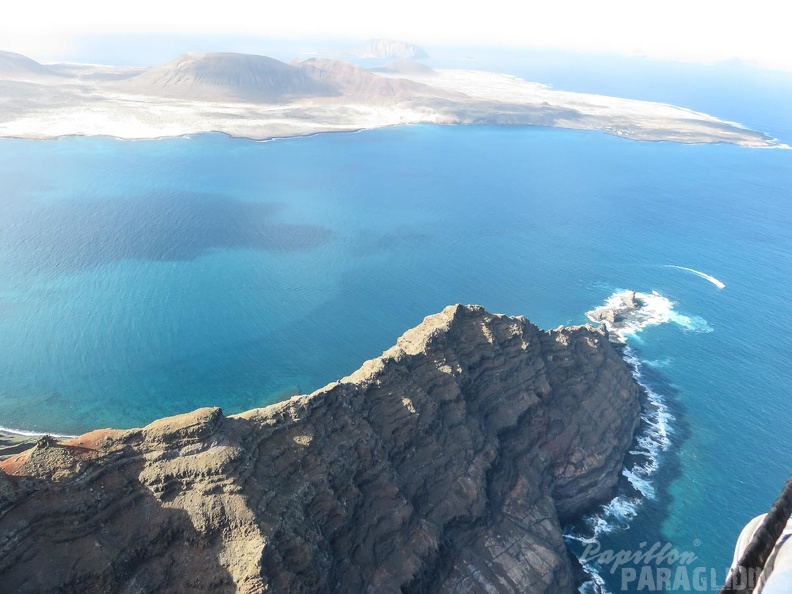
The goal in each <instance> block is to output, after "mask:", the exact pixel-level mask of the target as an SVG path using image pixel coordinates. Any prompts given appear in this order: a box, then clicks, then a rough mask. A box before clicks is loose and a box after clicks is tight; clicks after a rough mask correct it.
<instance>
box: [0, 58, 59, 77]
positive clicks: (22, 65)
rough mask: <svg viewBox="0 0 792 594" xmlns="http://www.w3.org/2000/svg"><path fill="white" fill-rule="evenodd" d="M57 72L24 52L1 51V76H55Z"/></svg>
mask: <svg viewBox="0 0 792 594" xmlns="http://www.w3.org/2000/svg"><path fill="white" fill-rule="evenodd" d="M53 75H55V72H53V71H52V69H51V68H49V67H48V66H44V65H43V64H39V63H38V62H36V61H35V60H31V59H30V58H28V57H27V56H23V55H22V54H15V53H13V52H3V51H0V78H5V79H17V78H27V77H36V78H38V77H41V76H53Z"/></svg>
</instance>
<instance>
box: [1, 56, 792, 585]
mask: <svg viewBox="0 0 792 594" xmlns="http://www.w3.org/2000/svg"><path fill="white" fill-rule="evenodd" d="M517 73H518V74H519V73H520V72H517ZM629 78H630V77H625V78H624V80H627V79H629ZM624 80H623V81H622V83H624ZM545 82H552V81H545ZM606 82H607V81H606ZM606 82H603V81H602V80H599V81H597V82H596V83H594V82H592V81H587V80H583V79H581V80H580V81H579V85H578V88H577V89H575V90H586V91H595V92H597V91H599V90H601V89H598V88H595V87H597V85H600V86H605V84H606ZM617 83H618V81H616V82H614V81H610V83H608V84H609V85H610V86H609V87H608V88H609V89H610V90H611V92H614V90H618V88H617V87H618V84H617ZM625 84H626V83H625ZM567 86H568V87H569V86H572V85H567ZM760 86H761V85H760ZM683 87H684V85H682V86H680V87H677V88H676V89H675V90H673V92H670V91H668V89H667V88H666V87H664V89H665V90H662V89H659V88H658V89H657V93H658V94H661V92H664V93H666V95H667V96H671V95H674V94H676V95H684V89H683ZM713 88H714V89H715V90H713V92H712V93H711V96H710V100H711V103H710V104H709V109H710V111H711V112H712V113H714V114H715V115H722V116H723V117H727V118H728V119H736V120H739V121H744V122H747V123H751V124H752V125H755V124H756V122H760V123H762V127H761V129H762V130H764V131H766V132H769V133H770V134H772V135H775V136H779V137H780V138H781V140H782V141H786V142H789V141H790V140H792V125H790V121H789V119H786V120H785V119H784V118H788V116H786V115H785V114H783V113H780V112H773V111H772V110H767V109H763V108H762V106H763V105H766V104H768V102H777V101H779V99H778V97H772V98H771V99H768V98H767V97H765V95H762V94H761V93H760V91H759V90H757V91H756V93H755V99H756V100H755V101H754V103H750V102H747V103H746V101H744V100H743V99H744V97H743V95H739V93H738V96H739V97H740V101H739V102H738V101H735V103H734V104H730V105H728V106H726V107H724V109H722V110H720V111H719V110H718V109H717V108H718V105H720V104H722V103H724V102H725V99H724V98H723V96H722V93H720V91H719V89H720V87H713ZM758 88H759V87H757V89H758ZM741 92H742V93H743V94H746V93H747V91H745V89H744V88H742V87H741ZM644 93H645V94H648V95H650V96H649V97H642V98H652V97H651V95H652V92H651V89H649V90H645V91H644ZM625 94H629V93H625ZM704 95H706V94H704ZM790 96H792V95H790ZM657 98H659V99H661V100H664V98H665V97H664V96H663V97H657ZM682 99H684V97H682ZM678 102H679V103H682V104H683V105H685V102H684V101H678ZM787 104H788V103H787ZM686 106H688V107H694V108H697V109H703V110H706V109H707V108H708V104H707V96H703V98H702V96H698V95H697V96H696V97H693V98H691V102H690V103H689V104H687V105H686ZM0 182H1V183H0V188H1V189H0V426H3V427H6V428H13V429H16V430H25V431H38V432H41V431H49V432H55V433H61V434H76V433H80V432H83V431H87V430H90V429H93V428H97V427H105V426H112V427H133V426H140V425H142V424H145V423H148V422H150V421H152V420H153V419H155V418H159V417H162V416H165V415H171V414H176V413H181V412H186V411H189V410H192V409H195V408H197V407H200V406H207V405H220V406H222V407H223V409H224V411H225V412H226V413H234V412H239V411H242V410H246V409H249V408H251V407H256V406H262V405H266V404H268V403H271V402H274V401H277V400H280V399H283V398H285V397H288V396H290V395H292V394H295V393H298V392H300V393H307V392H310V391H312V390H314V389H317V388H319V387H321V386H323V385H324V384H326V383H327V382H330V381H333V380H336V379H338V378H340V377H342V376H344V375H347V374H349V373H350V372H352V371H354V370H355V369H356V368H357V367H359V366H360V364H361V363H362V362H363V361H364V360H366V359H369V358H372V357H375V356H378V355H379V354H380V353H381V352H382V351H383V350H385V349H386V348H388V347H389V346H391V345H392V344H394V342H395V340H396V338H397V337H398V336H399V335H400V334H401V333H402V332H404V331H405V330H406V329H408V328H410V327H412V326H415V325H416V324H418V323H419V322H420V321H421V320H422V318H423V317H424V316H426V315H428V314H431V313H434V312H437V311H439V310H440V309H442V308H443V307H444V306H446V305H448V304H451V303H456V302H462V303H478V304H482V305H484V306H485V307H486V308H487V309H488V310H490V311H493V312H502V313H507V314H522V315H525V316H526V317H528V318H529V319H530V320H532V321H533V322H534V323H536V324H537V325H539V326H540V327H544V328H552V327H555V326H558V325H559V324H579V323H584V322H586V312H587V311H589V310H591V309H593V308H595V307H597V306H599V305H602V304H603V303H604V302H605V301H606V300H607V299H608V298H610V297H611V296H612V295H614V294H615V293H618V292H619V291H622V290H636V291H640V292H644V293H646V294H648V295H651V294H652V292H653V291H654V292H656V293H657V295H658V300H659V301H658V302H657V304H658V307H657V316H656V318H655V319H654V320H653V322H656V323H653V324H648V325H645V326H644V327H642V328H640V329H637V330H636V332H635V333H634V334H632V335H630V336H629V337H628V343H629V352H628V354H629V356H630V357H632V358H633V360H634V361H635V363H636V364H637V366H638V367H637V372H638V373H640V377H641V381H642V382H644V383H645V384H646V385H647V387H648V388H649V390H650V394H651V396H652V398H653V399H654V404H652V403H647V409H646V411H645V416H646V419H647V423H646V424H645V426H644V433H643V434H642V437H643V438H644V439H643V441H642V443H641V444H639V445H638V446H636V449H635V452H636V454H634V455H633V459H632V460H631V464H632V466H631V467H630V471H629V472H628V473H627V475H628V476H625V481H624V483H625V484H624V491H623V494H622V496H621V498H620V499H618V500H616V501H615V502H613V504H612V505H611V506H610V507H609V511H607V512H605V513H603V514H599V515H598V516H595V517H592V518H589V522H588V526H584V525H581V526H577V527H572V528H570V535H571V538H572V540H571V542H572V543H573V546H575V547H576V548H577V550H578V552H580V551H581V550H582V548H583V547H584V545H585V543H586V542H590V539H592V538H594V537H596V538H597V539H598V542H599V543H600V544H601V547H602V549H608V548H611V549H614V550H619V549H625V550H639V549H640V543H642V542H644V543H649V545H651V544H652V543H654V542H661V543H666V542H668V543H672V544H673V546H674V547H676V548H677V549H678V550H680V551H691V552H694V553H695V554H696V556H697V561H696V562H695V564H694V565H696V566H699V565H700V566H703V567H706V568H708V570H709V569H712V570H716V571H717V575H718V578H719V579H720V578H723V577H725V569H726V566H727V565H728V564H729V562H730V561H731V555H732V548H733V543H734V540H735V538H736V536H737V534H738V533H739V531H740V529H741V528H742V526H743V525H744V524H745V523H746V522H747V521H748V520H749V519H750V518H751V517H753V516H754V515H756V514H759V513H762V512H765V511H767V510H768V508H769V506H770V504H771V503H772V501H773V499H774V497H775V496H776V495H777V493H778V491H779V490H780V488H781V486H782V485H783V482H784V480H785V479H786V477H787V476H788V475H789V473H790V471H791V470H792V405H790V397H791V396H792V365H790V359H791V358H792V332H790V329H791V328H792V302H791V301H790V294H791V290H792V151H787V150H750V149H744V148H739V147H735V146H728V145H695V146H686V145H680V144H671V143H641V142H632V141H628V140H623V139H619V138H615V137H610V136H607V135H604V134H600V133H594V132H576V131H565V130H555V129H547V128H530V127H515V128H497V127H435V126H413V127H401V128H393V129H383V130H373V131H365V132H361V133H356V134H328V135H320V136H314V137H308V138H296V139H287V140H276V141H270V142H253V141H249V140H244V139H232V138H228V137H226V136H223V135H219V134H207V135H199V136H195V137H191V138H177V139H168V140H158V141H135V142H129V141H120V140H115V139H111V138H64V139H61V140H56V141H29V140H11V139H6V140H0ZM686 269H688V270H686ZM696 272H699V273H703V274H705V275H709V276H711V277H712V278H711V279H708V278H706V277H704V276H701V275H700V274H696ZM713 279H714V280H717V281H718V283H720V284H722V285H724V286H723V288H720V287H719V284H718V283H715V282H714V280H713ZM627 479H631V480H627ZM635 487H638V488H637V489H636V488H635ZM592 527H593V528H594V529H595V530H596V533H595V532H592ZM587 530H588V532H586V531H587ZM574 538H577V539H578V540H577V541H576V540H574ZM587 539H589V540H587ZM594 565H595V566H596V563H595V564H594ZM609 569H610V566H609V565H608V564H607V563H604V564H603V563H601V564H600V567H599V573H600V576H601V577H600V578H599V579H600V580H601V581H602V586H603V587H604V588H605V589H606V590H608V591H611V592H618V591H632V589H634V587H635V586H636V583H633V584H632V585H628V586H626V587H625V588H624V589H622V588H621V584H620V576H619V571H615V572H614V573H613V574H611V573H610V571H609ZM709 586H710V587H713V588H714V587H716V586H717V585H716V584H709ZM655 590H662V588H656V589H655Z"/></svg>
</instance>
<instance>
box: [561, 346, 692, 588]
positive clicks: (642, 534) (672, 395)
mask: <svg viewBox="0 0 792 594" xmlns="http://www.w3.org/2000/svg"><path fill="white" fill-rule="evenodd" d="M631 349H632V351H633V353H634V354H635V355H636V356H637V357H638V358H639V359H641V349H640V347H635V346H631ZM641 375H642V378H641V383H643V384H645V385H646V386H647V387H648V388H649V389H650V390H651V391H653V392H654V393H655V394H658V395H659V396H660V397H661V398H662V401H663V402H664V403H665V405H666V406H667V407H668V412H669V413H670V414H671V415H673V417H674V418H673V420H671V422H670V439H671V444H670V446H669V447H668V449H667V450H666V451H664V452H661V453H660V456H659V468H658V470H657V471H656V472H655V473H654V474H652V475H651V477H650V483H651V488H652V489H653V490H654V496H653V497H644V496H642V494H641V493H640V492H639V491H638V490H636V489H635V488H634V487H633V486H632V485H631V484H630V482H629V481H628V480H627V478H626V477H624V476H622V477H620V482H619V495H622V496H626V497H628V498H630V499H638V500H640V502H641V503H640V505H639V506H638V508H637V515H636V516H635V517H634V518H633V519H632V520H629V521H627V522H622V523H621V528H616V529H615V530H613V532H610V533H606V534H601V535H600V536H599V537H598V538H597V539H596V540H597V544H598V545H599V549H598V550H599V551H600V553H602V552H604V551H607V550H612V551H614V552H619V551H628V552H630V553H640V552H642V551H647V550H649V549H650V548H651V547H652V546H653V545H654V544H655V543H659V548H660V549H661V548H662V547H664V546H666V544H667V543H670V545H669V549H670V548H671V547H673V548H675V549H676V550H677V551H678V552H679V553H695V545H694V543H676V542H671V541H670V540H669V537H668V536H667V535H666V534H665V533H664V532H663V530H662V526H663V524H664V523H665V521H666V520H667V519H668V518H669V517H670V509H671V505H672V504H673V502H674V498H673V495H672V494H671V491H670V487H671V485H672V484H673V483H674V481H676V480H677V479H678V478H680V477H681V476H682V468H681V460H680V455H679V453H680V450H681V449H682V447H683V445H684V443H685V442H686V441H687V440H688V439H689V438H690V426H689V424H688V422H687V420H686V408H685V405H684V404H683V403H682V402H681V401H680V399H679V390H677V388H675V387H674V385H673V384H672V382H671V380H670V378H668V377H667V376H666V375H665V374H663V373H662V371H660V370H658V369H656V368H653V367H651V366H649V365H647V364H645V363H644V364H642V365H641ZM641 406H642V409H644V410H645V408H646V407H647V406H650V404H649V402H648V400H647V398H646V395H645V394H644V395H643V396H642V402H641ZM646 427H647V424H646V422H645V421H643V420H642V421H641V425H640V427H639V429H638V432H637V434H636V438H639V437H640V436H641V434H642V430H645V429H646ZM637 445H638V444H637V441H634V443H633V447H632V448H631V450H635V446H637ZM645 461H646V458H645V457H644V456H636V455H633V454H628V456H627V459H626V464H625V466H626V468H628V469H629V468H630V467H631V464H634V463H636V462H637V463H640V464H643V463H645ZM599 509H601V508H599ZM599 509H597V510H593V511H594V512H595V513H596V512H598V511H599ZM597 515H600V514H598V513H597ZM570 530H572V531H574V532H575V533H578V534H580V535H582V536H586V537H591V536H593V532H592V530H591V529H590V526H587V525H585V524H584V523H583V522H577V523H574V524H571V525H569V526H567V528H566V530H565V532H569V531H570ZM567 543H568V545H569V546H570V549H571V550H572V552H573V553H574V554H575V555H576V556H578V557H579V556H580V555H581V554H582V553H584V552H585V551H586V546H587V545H586V544H583V543H580V542H575V541H572V540H568V541H567ZM642 543H645V544H644V546H641V545H642ZM593 546H596V545H592V547H593ZM588 550H589V553H590V554H589V558H592V557H596V554H597V553H596V550H595V549H594V548H589V549H588ZM648 565H649V566H650V567H651V569H652V571H653V572H654V571H655V570H656V569H657V568H658V567H661V568H662V567H665V568H670V569H671V571H672V572H673V570H674V569H675V568H676V567H677V565H673V564H668V563H660V564H656V563H654V562H652V563H649V564H648ZM643 566H644V564H641V563H639V564H633V563H627V564H625V565H622V566H617V568H616V569H615V571H614V572H613V573H611V571H610V570H611V569H612V568H613V567H614V565H613V564H612V563H605V564H604V565H602V566H601V568H600V571H599V572H598V573H599V575H600V576H601V577H602V578H603V579H604V581H605V585H606V588H607V590H608V591H609V592H632V591H637V590H636V588H637V585H638V582H637V580H636V581H633V582H631V583H628V584H627V587H626V588H623V587H622V583H621V580H622V573H621V569H622V568H633V569H636V572H637V574H640V571H641V568H642V567H643ZM693 566H695V564H694V565H693ZM672 575H673V574H672ZM653 576H656V574H655V573H653ZM591 586H592V589H590V590H588V591H587V594H599V593H600V592H601V590H599V589H598V587H596V586H594V585H593V584H592V585H591ZM654 591H660V592H662V591H663V590H662V589H660V590H657V589H656V588H655V590H654Z"/></svg>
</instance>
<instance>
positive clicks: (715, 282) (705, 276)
mask: <svg viewBox="0 0 792 594" xmlns="http://www.w3.org/2000/svg"><path fill="white" fill-rule="evenodd" d="M665 268H676V269H677V270H684V271H685V272H690V273H691V274H695V275H696V276H700V277H701V278H703V279H706V280H708V281H709V282H711V283H712V284H713V285H715V286H716V287H718V288H719V289H725V288H726V285H725V284H724V283H722V282H721V281H719V280H718V279H717V278H715V277H714V276H712V275H709V274H706V273H704V272H701V271H700V270H694V269H693V268H686V267H684V266H675V265H674V264H666V265H665Z"/></svg>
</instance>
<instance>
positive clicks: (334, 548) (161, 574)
mask: <svg viewBox="0 0 792 594" xmlns="http://www.w3.org/2000/svg"><path fill="white" fill-rule="evenodd" d="M638 395H639V387H638V385H637V384H636V383H635V381H634V379H633V377H632V375H631V372H630V369H629V367H628V366H627V364H626V363H625V362H624V361H623V360H622V358H621V357H620V355H619V353H618V352H617V350H616V348H615V347H614V346H613V345H612V344H611V343H610V342H609V340H608V335H607V332H606V331H605V330H604V329H594V328H592V327H590V326H581V327H575V328H559V329H557V330H553V331H542V330H540V329H538V328H537V327H536V326H534V325H532V324H531V323H530V322H528V321H526V320H525V319H524V318H522V317H507V316H502V315H491V314H489V313H487V312H486V311H484V310H483V309H482V308H480V307H476V306H460V305H457V306H451V307H448V308H446V309H445V310H444V311H442V312H441V313H439V314H436V315H433V316H429V317H428V318H426V319H425V320H424V322H423V323H422V324H421V325H419V326H418V327H416V328H414V329H412V330H410V331H408V332H406V333H405V334H404V335H403V336H402V337H401V338H400V339H399V340H398V342H397V344H396V346H394V347H392V348H391V349H389V350H388V351H386V352H385V353H383V355H382V356H381V357H379V358H377V359H373V360H371V361H368V362H366V363H365V364H364V365H363V366H362V367H361V368H360V369H359V370H358V371H357V372H355V373H354V374H352V375H351V376H349V377H347V378H344V379H343V380H341V381H339V382H335V383H333V384H330V385H328V386H326V387H325V388H322V389H320V390H318V391H316V392H314V393H313V394H311V395H308V396H297V397H294V398H292V399H291V400H288V401H286V402H281V403H279V404H275V405H272V406H268V407H266V408H261V409H256V410H251V411H248V412H246V413H242V414H239V415H233V416H224V415H223V413H222V412H221V411H220V409H218V408H207V409H201V410H197V411H195V412H192V413H189V414H185V415H181V416H178V417H173V418H168V419H162V420H159V421H156V422H154V423H152V424H150V425H148V426H147V427H144V428H142V429H132V430H123V431H122V430H99V431H94V432H92V433H88V434H86V435H83V436H82V437H79V438H77V439H74V440H71V441H67V442H62V443H57V442H56V441H55V440H52V439H46V438H42V439H41V440H39V442H38V444H37V445H36V446H35V447H33V448H32V449H29V450H27V451H25V452H22V453H17V454H14V455H13V456H11V457H8V458H7V459H6V460H5V461H3V462H0V468H2V469H3V470H2V471H0V590H1V591H2V592H19V593H23V592H36V593H38V592H80V593H84V592H85V593H87V592H102V593H108V592H124V593H133V592H134V593H142V592H246V593H252V592H371V593H376V594H384V593H389V592H393V593H397V592H403V593H413V592H449V593H450V592H457V593H463V592H470V593H472V592H477V593H478V592H528V593H532V594H542V593H548V594H550V593H571V592H574V591H575V586H576V584H575V581H576V580H575V570H574V563H573V561H572V560H571V558H570V556H569V554H568V551H567V549H566V547H565V544H564V541H563V538H562V534H561V525H562V523H563V522H564V521H565V520H567V519H570V518H574V517H576V516H578V515H580V514H581V513H583V512H584V511H586V510H589V509H591V508H592V506H595V505H596V504H598V503H601V502H603V501H606V500H608V499H609V498H610V497H612V496H613V494H614V490H615V488H616V484H617V480H618V477H619V474H620V470H621V468H622V464H623V458H624V455H625V452H626V451H627V450H628V448H629V447H630V444H631V441H632V439H633V433H634V431H635V429H636V426H637V424H638V422H639V409H640V405H639V399H638Z"/></svg>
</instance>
